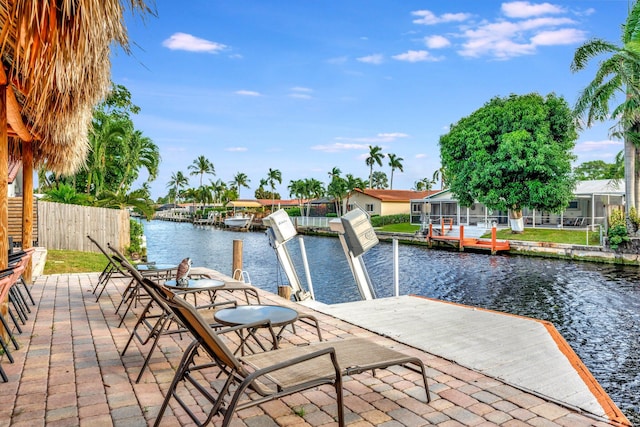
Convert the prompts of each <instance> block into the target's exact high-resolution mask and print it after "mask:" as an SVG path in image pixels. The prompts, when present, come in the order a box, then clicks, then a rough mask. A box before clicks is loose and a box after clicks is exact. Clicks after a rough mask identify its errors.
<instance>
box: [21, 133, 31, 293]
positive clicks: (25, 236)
mask: <svg viewBox="0 0 640 427" xmlns="http://www.w3.org/2000/svg"><path fill="white" fill-rule="evenodd" d="M22 182H23V185H22V249H23V250H27V249H29V248H31V245H32V242H33V144H32V143H31V142H30V141H29V142H27V141H23V142H22ZM32 261H33V260H32V259H30V260H29V263H28V264H27V266H26V268H25V270H24V273H22V277H23V278H24V280H25V282H26V283H31V272H32V268H33V266H32Z"/></svg>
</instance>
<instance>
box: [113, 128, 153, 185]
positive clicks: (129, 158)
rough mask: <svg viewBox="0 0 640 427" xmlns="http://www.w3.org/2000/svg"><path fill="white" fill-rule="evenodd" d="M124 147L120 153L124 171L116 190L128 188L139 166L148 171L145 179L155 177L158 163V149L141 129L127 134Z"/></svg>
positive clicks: (136, 174) (136, 175)
mask: <svg viewBox="0 0 640 427" xmlns="http://www.w3.org/2000/svg"><path fill="white" fill-rule="evenodd" d="M124 147H125V149H124V150H123V154H122V157H123V159H122V164H124V171H123V173H122V179H121V181H120V184H119V185H118V190H119V191H120V190H123V189H124V190H127V189H128V186H129V185H131V183H132V182H133V181H135V179H136V178H137V177H138V171H139V170H140V167H143V168H145V169H146V170H147V172H148V173H149V178H148V179H147V181H153V180H154V179H156V176H158V167H159V165H160V150H159V148H158V146H157V145H156V144H154V143H153V141H152V140H151V138H149V137H146V136H143V135H142V132H141V131H139V130H135V131H133V132H132V133H131V134H130V135H129V141H128V142H127V144H124ZM125 186H126V187H127V188H125Z"/></svg>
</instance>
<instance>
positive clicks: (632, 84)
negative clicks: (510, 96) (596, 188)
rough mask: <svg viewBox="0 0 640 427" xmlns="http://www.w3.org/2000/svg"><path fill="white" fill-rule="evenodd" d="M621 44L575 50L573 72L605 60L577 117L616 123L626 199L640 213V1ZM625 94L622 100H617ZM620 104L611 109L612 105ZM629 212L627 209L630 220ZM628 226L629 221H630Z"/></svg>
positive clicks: (579, 104) (587, 122)
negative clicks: (619, 140)
mask: <svg viewBox="0 0 640 427" xmlns="http://www.w3.org/2000/svg"><path fill="white" fill-rule="evenodd" d="M621 42H622V43H621V44H620V45H617V44H614V43H610V42H608V41H605V40H602V39H598V38H596V39H592V40H589V41H587V42H586V43H585V44H583V45H582V46H580V47H578V49H576V52H575V54H574V57H573V61H572V62H571V70H572V71H573V72H577V71H580V70H584V69H585V68H587V67H588V65H589V63H590V61H591V60H592V59H594V58H597V57H603V59H602V60H601V61H600V63H599V66H598V68H597V69H596V72H595V73H596V74H595V77H594V78H593V80H592V81H591V82H590V83H589V84H588V85H587V87H585V88H584V90H583V91H582V92H581V93H580V95H579V97H578V100H577V101H576V105H575V107H574V111H575V114H576V115H577V116H578V117H579V118H580V119H581V122H583V123H584V124H585V125H586V126H591V125H592V124H594V123H595V122H598V121H605V120H617V121H618V125H619V129H620V132H619V133H620V134H621V135H622V136H623V139H624V181H625V199H626V204H627V206H629V207H635V208H636V211H638V210H639V209H638V207H639V206H638V205H639V203H640V194H639V192H640V175H639V174H640V170H638V169H639V168H638V167H637V163H638V160H639V155H640V153H639V152H638V148H637V147H638V145H639V144H640V2H637V1H636V2H634V3H633V7H632V8H631V10H630V11H629V15H628V17H627V20H626V22H625V23H624V25H623V26H622V37H621ZM619 93H623V94H624V96H623V97H618V94H619ZM616 101H620V104H619V105H617V106H615V107H614V108H611V105H610V104H612V103H614V102H616ZM628 214H629V210H627V219H628ZM627 224H628V225H629V224H630V222H629V221H627Z"/></svg>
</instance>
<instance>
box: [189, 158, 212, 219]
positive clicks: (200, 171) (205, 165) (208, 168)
mask: <svg viewBox="0 0 640 427" xmlns="http://www.w3.org/2000/svg"><path fill="white" fill-rule="evenodd" d="M187 169H190V170H191V173H190V175H200V187H198V188H202V178H203V177H204V175H205V174H207V175H214V176H215V174H216V169H215V168H214V167H213V163H211V161H209V159H207V158H206V157H205V156H198V157H197V158H196V159H195V160H194V161H193V163H191V164H190V165H189V166H187ZM200 202H201V203H202V208H203V209H204V200H200Z"/></svg>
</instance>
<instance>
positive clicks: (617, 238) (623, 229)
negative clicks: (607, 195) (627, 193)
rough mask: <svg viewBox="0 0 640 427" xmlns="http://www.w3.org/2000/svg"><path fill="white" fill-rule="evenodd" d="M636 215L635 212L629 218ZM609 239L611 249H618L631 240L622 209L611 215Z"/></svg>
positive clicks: (608, 231)
mask: <svg viewBox="0 0 640 427" xmlns="http://www.w3.org/2000/svg"><path fill="white" fill-rule="evenodd" d="M634 213H635V211H632V212H630V213H629V216H630V217H631V215H632V214H634ZM607 238H608V239H607V240H608V242H609V247H610V248H611V249H618V246H620V245H621V244H622V243H624V242H628V241H629V240H630V239H629V232H628V231H627V226H626V225H625V218H624V211H622V209H616V210H614V211H613V212H611V215H610V216H609V229H608V230H607Z"/></svg>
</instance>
